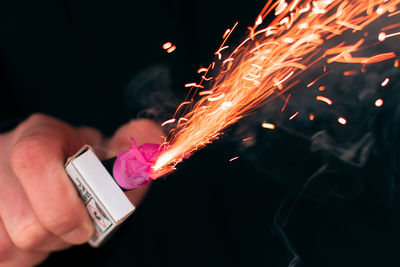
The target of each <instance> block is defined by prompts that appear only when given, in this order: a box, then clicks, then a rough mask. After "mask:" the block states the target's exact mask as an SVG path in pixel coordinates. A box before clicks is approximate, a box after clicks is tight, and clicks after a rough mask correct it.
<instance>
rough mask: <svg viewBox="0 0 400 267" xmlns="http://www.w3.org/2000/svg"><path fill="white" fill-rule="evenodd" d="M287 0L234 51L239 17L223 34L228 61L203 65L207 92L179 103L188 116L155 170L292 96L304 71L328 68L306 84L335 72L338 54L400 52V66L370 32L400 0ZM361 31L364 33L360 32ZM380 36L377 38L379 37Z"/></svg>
mask: <svg viewBox="0 0 400 267" xmlns="http://www.w3.org/2000/svg"><path fill="white" fill-rule="evenodd" d="M288 2H289V4H288ZM288 2H286V1H285V0H278V2H274V1H273V0H268V1H267V3H266V5H265V6H264V8H263V9H262V11H261V12H260V14H259V15H258V16H257V17H256V20H255V24H254V25H253V26H252V27H249V30H250V31H249V33H248V36H246V37H245V38H244V39H243V41H242V42H240V43H239V45H238V46H236V47H235V48H234V49H233V51H232V52H229V53H230V54H229V53H227V55H223V54H222V52H223V51H224V52H225V51H227V48H228V46H227V45H226V44H225V43H226V41H227V39H228V38H229V36H230V35H231V33H232V31H233V29H235V27H236V25H237V23H235V24H234V26H233V27H232V28H231V29H230V30H229V31H228V30H227V31H225V33H224V35H223V42H222V44H221V46H220V47H219V49H218V50H217V52H215V55H217V56H218V61H216V62H217V63H218V64H221V66H223V62H225V63H227V64H226V65H227V66H226V67H225V66H224V67H223V68H221V71H220V72H219V73H217V74H216V76H215V77H206V74H207V73H208V69H209V68H208V69H207V70H206V69H205V68H203V69H202V71H201V72H199V73H202V76H201V78H202V81H201V82H199V83H198V84H199V85H202V86H204V85H203V82H204V83H205V82H207V81H210V80H212V81H211V82H209V85H210V88H209V90H205V91H200V92H197V91H196V90H194V91H195V93H194V94H195V95H191V96H190V97H189V98H188V99H195V98H194V96H196V97H197V96H200V97H199V100H196V102H189V103H191V104H190V105H187V106H186V108H185V109H181V106H180V107H178V110H177V111H176V113H175V114H176V115H175V116H176V118H181V117H184V118H185V119H186V120H185V121H182V123H180V124H178V125H177V126H176V128H175V129H174V131H172V133H171V134H170V135H169V136H168V137H167V139H166V149H165V150H164V151H163V153H161V155H160V157H159V158H158V159H157V161H156V164H155V165H154V166H153V167H152V168H153V170H155V171H156V172H160V173H166V171H167V170H170V169H173V168H174V167H175V166H176V165H177V164H178V163H179V162H181V161H182V159H183V158H184V157H185V155H188V154H191V153H193V152H195V151H197V150H198V149H201V148H202V147H204V146H206V145H207V144H209V143H211V142H212V141H213V140H215V139H216V138H219V137H220V135H222V134H223V133H222V131H223V130H224V129H226V128H228V127H229V126H231V125H233V124H234V123H236V122H237V121H239V120H240V119H241V118H243V117H244V116H247V115H248V114H251V113H252V112H253V111H254V110H255V109H257V108H259V107H261V106H262V105H265V104H266V103H267V102H268V101H270V100H271V99H272V98H273V97H274V96H279V97H282V98H283V97H284V96H287V95H288V94H289V90H291V89H293V88H294V86H295V85H297V84H299V83H300V82H301V80H300V79H299V75H300V74H302V73H303V72H304V71H305V70H307V69H311V68H320V69H321V70H322V69H324V73H323V74H321V75H319V76H318V77H316V78H315V79H314V80H313V81H312V82H310V83H309V84H308V85H307V87H311V86H313V85H314V84H316V83H317V82H318V81H319V80H320V79H321V78H323V77H324V76H325V75H328V74H329V73H332V72H330V71H326V70H327V68H326V65H329V64H331V63H333V62H335V64H337V63H345V64H361V69H364V70H365V66H367V65H370V64H375V63H378V62H382V61H385V60H389V59H395V58H396V60H395V62H394V64H395V66H396V65H397V67H398V65H399V61H398V58H397V57H398V55H396V53H395V52H390V51H389V52H386V53H381V54H373V52H371V51H373V50H371V49H370V45H369V44H368V46H367V44H366V43H367V42H366V39H365V38H366V37H365V36H364V35H363V33H365V32H366V28H367V27H368V26H370V25H371V24H372V23H374V22H376V21H378V20H379V18H385V17H387V16H394V14H395V13H396V12H397V9H398V7H399V5H400V0H390V1H388V0H378V1H373V0H359V1H341V0H303V1H299V0H292V1H288ZM388 12H390V13H388ZM271 14H272V15H273V14H275V16H276V17H275V18H274V19H272V21H271V22H270V25H268V26H266V27H265V28H262V29H258V27H261V25H262V24H263V23H265V21H263V20H265V18H266V17H267V16H268V17H269V16H270V15H271ZM392 24H393V25H394V24H398V23H392ZM373 26H376V25H373ZM385 26H386V25H385ZM393 29H395V27H394V28H393V27H392V28H387V27H385V30H383V28H382V29H380V30H379V32H380V33H383V34H384V35H382V34H380V36H378V38H379V37H380V38H379V41H381V40H382V41H381V42H384V41H386V40H387V39H388V38H389V37H394V36H396V35H400V33H390V34H387V32H389V31H392V30H393ZM357 31H360V34H353V33H355V32H357ZM344 34H352V38H334V37H336V36H344ZM336 39H339V40H340V39H341V40H343V41H341V42H340V41H336ZM328 40H329V42H328ZM379 41H378V40H377V42H376V43H375V44H372V45H378V44H379V43H380V42H379ZM366 48H368V49H366ZM230 58H234V60H231V59H230ZM216 62H215V61H214V62H212V64H211V65H210V67H211V69H215V70H216V69H218V68H217V67H218V66H217V65H216V64H217V63H216ZM333 74H334V73H333ZM354 74H355V73H354ZM283 82H284V83H285V86H284V87H283V85H282V83H283ZM319 88H321V86H319ZM196 99H197V98H196ZM316 99H317V100H318V101H323V102H324V103H326V104H328V105H332V104H333V101H332V100H331V99H329V98H327V97H324V96H317V97H316ZM224 103H225V104H224ZM226 103H229V104H226ZM182 113H184V114H182ZM311 115H312V116H311ZM309 118H310V120H313V119H314V115H313V114H309ZM338 122H339V123H341V124H346V123H347V121H346V119H345V118H343V117H340V118H338ZM261 126H262V127H263V128H265V129H271V130H273V129H275V125H274V124H271V123H267V122H263V123H262V124H261Z"/></svg>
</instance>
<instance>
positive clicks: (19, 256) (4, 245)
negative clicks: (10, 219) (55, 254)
mask: <svg viewBox="0 0 400 267" xmlns="http://www.w3.org/2000/svg"><path fill="white" fill-rule="evenodd" d="M47 256H48V253H44V252H35V251H27V250H20V249H17V248H16V247H15V246H14V244H13V243H12V241H11V239H10V237H9V236H8V234H7V231H6V230H5V228H4V225H3V222H2V220H1V218H0V267H21V266H34V265H35V264H37V263H39V262H42V261H43V260H44V259H45V258H46V257H47Z"/></svg>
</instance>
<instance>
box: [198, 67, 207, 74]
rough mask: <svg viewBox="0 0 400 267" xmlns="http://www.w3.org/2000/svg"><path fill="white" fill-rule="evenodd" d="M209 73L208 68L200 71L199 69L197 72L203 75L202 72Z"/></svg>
mask: <svg viewBox="0 0 400 267" xmlns="http://www.w3.org/2000/svg"><path fill="white" fill-rule="evenodd" d="M207 71H208V69H207V68H200V69H198V70H197V73H199V74H200V73H202V72H207Z"/></svg>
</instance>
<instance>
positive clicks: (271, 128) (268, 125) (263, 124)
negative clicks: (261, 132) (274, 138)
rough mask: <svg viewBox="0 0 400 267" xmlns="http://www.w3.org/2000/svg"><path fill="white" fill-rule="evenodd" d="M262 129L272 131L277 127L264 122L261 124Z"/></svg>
mask: <svg viewBox="0 0 400 267" xmlns="http://www.w3.org/2000/svg"><path fill="white" fill-rule="evenodd" d="M261 127H263V128H265V129H270V130H273V129H275V125H274V124H272V123H268V122H263V123H262V124H261Z"/></svg>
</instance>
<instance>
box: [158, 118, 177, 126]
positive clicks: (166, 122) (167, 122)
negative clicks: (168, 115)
mask: <svg viewBox="0 0 400 267" xmlns="http://www.w3.org/2000/svg"><path fill="white" fill-rule="evenodd" d="M174 122H175V119H170V120H167V121H164V122H163V123H162V124H161V127H164V126H165V125H167V124H170V123H174Z"/></svg>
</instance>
